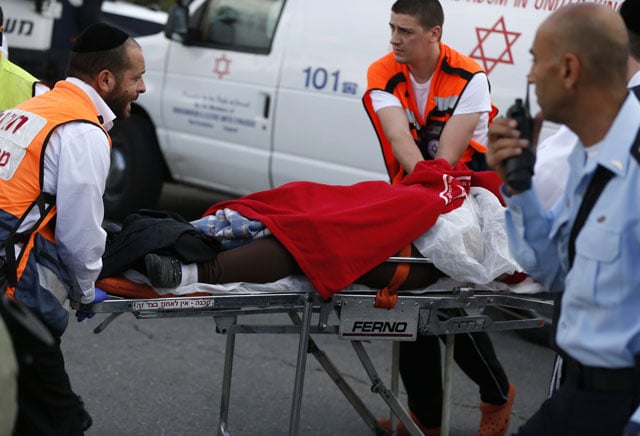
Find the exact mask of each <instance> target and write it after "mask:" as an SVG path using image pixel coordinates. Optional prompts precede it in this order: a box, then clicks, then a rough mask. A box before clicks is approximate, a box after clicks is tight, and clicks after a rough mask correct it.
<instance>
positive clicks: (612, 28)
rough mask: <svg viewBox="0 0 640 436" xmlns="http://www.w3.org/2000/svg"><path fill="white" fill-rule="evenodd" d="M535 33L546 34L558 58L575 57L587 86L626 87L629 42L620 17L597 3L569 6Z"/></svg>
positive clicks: (544, 23) (549, 19)
mask: <svg viewBox="0 0 640 436" xmlns="http://www.w3.org/2000/svg"><path fill="white" fill-rule="evenodd" d="M538 32H545V33H546V35H547V37H548V38H549V41H551V42H552V43H553V47H554V48H553V51H554V53H555V55H557V56H558V57H561V56H563V55H564V54H565V53H572V54H573V55H575V56H576V57H577V58H578V59H579V60H580V63H581V65H582V68H583V69H584V73H585V76H584V77H585V79H586V80H588V81H589V82H590V83H592V84H595V85H598V86H605V87H606V86H608V85H610V86H613V87H615V86H619V85H620V84H623V85H626V83H627V62H628V58H629V38H628V35H627V30H626V27H625V24H624V21H623V20H622V18H621V17H620V14H618V13H616V12H614V11H613V10H611V9H610V8H608V7H606V6H602V5H599V4H596V3H579V4H571V5H568V6H565V7H562V8H560V9H558V11H556V12H555V13H553V14H552V15H551V16H550V17H549V18H547V19H546V20H545V21H544V22H543V23H542V25H541V26H540V29H539V30H538Z"/></svg>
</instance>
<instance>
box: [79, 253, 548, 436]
mask: <svg viewBox="0 0 640 436" xmlns="http://www.w3.org/2000/svg"><path fill="white" fill-rule="evenodd" d="M390 261H395V262H399V261H406V259H404V260H402V259H399V258H390ZM424 261H425V260H424V259H415V262H424ZM374 301H375V293H374V292H360V291H358V292H356V291H343V292H341V293H337V294H334V295H333V297H332V298H331V300H329V301H325V300H323V299H322V298H320V296H319V295H318V294H317V293H316V292H299V293H298V292H283V293H261V294H221V295H211V296H180V297H178V296H177V297H169V298H165V297H162V298H147V299H144V298H143V299H128V298H120V297H110V298H109V299H108V300H106V301H104V302H102V303H99V304H95V305H91V306H87V305H77V304H76V305H75V307H74V308H75V309H79V310H86V311H91V312H95V313H107V314H109V316H108V317H107V318H105V320H104V321H103V322H102V323H101V324H100V325H99V326H97V327H96V328H95V329H94V332H95V333H100V332H101V331H103V330H104V329H105V328H106V327H107V326H108V325H109V324H110V323H111V322H112V321H113V320H114V319H115V318H116V317H117V316H119V315H121V314H123V313H132V314H133V315H134V316H135V317H136V318H138V319H150V318H172V317H193V316H197V317H202V316H211V317H213V319H214V321H215V325H216V332H217V333H221V334H226V347H225V361H224V370H223V381H222V391H221V399H220V415H219V425H218V430H217V434H218V435H220V436H229V435H230V431H229V425H228V415H229V409H230V392H231V377H232V370H233V358H234V349H235V340H236V335H237V334H264V333H271V334H274V333H275V334H297V335H298V336H299V342H298V351H297V357H296V371H295V378H294V384H293V394H292V403H291V413H290V418H289V435H290V436H294V435H296V436H297V435H298V434H299V423H300V411H301V404H302V393H303V386H304V377H305V369H306V359H307V354H308V353H311V354H313V355H314V357H315V358H316V359H317V360H318V362H319V363H320V365H321V366H322V367H323V369H324V370H325V372H326V373H327V374H328V375H329V376H330V377H331V379H332V380H333V381H334V383H335V384H336V385H337V387H338V388H339V389H340V390H341V392H342V393H343V395H344V396H345V397H346V398H347V400H348V401H349V402H350V403H351V405H352V406H353V407H354V408H355V410H356V411H357V412H358V414H359V415H360V416H361V417H362V419H363V420H364V421H365V423H366V424H367V426H368V427H369V428H370V429H371V430H372V431H373V432H374V433H375V434H377V435H385V434H389V432H387V431H386V430H385V429H383V428H382V427H381V426H380V424H379V423H378V422H377V418H376V416H374V415H373V414H372V413H371V412H370V411H369V409H368V408H367V406H366V405H365V404H364V402H363V401H362V400H361V399H360V397H359V396H358V395H357V394H356V393H355V391H354V390H353V389H352V388H351V387H350V386H349V385H348V383H347V382H346V380H345V379H344V378H343V377H342V375H341V374H340V371H339V370H338V369H337V367H336V366H335V365H334V364H333V363H332V361H331V360H330V359H329V357H328V356H327V355H326V354H325V353H324V352H323V351H322V350H320V349H319V347H318V346H317V345H316V343H315V342H314V341H313V338H312V336H311V335H316V334H334V335H335V334H337V335H338V336H339V337H340V338H341V339H345V340H349V341H350V342H351V344H352V346H353V348H354V350H355V352H356V355H357V356H358V359H359V360H360V362H361V363H362V365H363V368H364V370H365V371H366V373H367V375H368V377H369V379H370V381H371V383H372V386H371V391H372V392H373V393H376V394H379V395H380V396H381V398H382V399H383V400H384V401H385V403H386V404H387V405H388V406H389V409H390V415H391V434H395V429H396V425H397V421H398V420H399V421H400V422H402V424H403V425H404V426H405V427H406V428H407V430H408V431H409V433H410V434H411V435H412V436H417V435H422V434H423V433H422V432H421V431H420V429H419V428H418V427H417V425H416V424H415V423H414V422H413V420H412V419H411V418H410V416H409V414H408V411H407V410H406V409H405V408H404V407H403V406H402V404H401V403H400V402H399V400H398V385H399V382H398V343H397V341H399V340H415V339H416V337H417V336H418V335H425V334H433V335H445V336H446V340H445V360H444V383H443V410H442V421H441V425H442V427H441V434H442V435H448V434H449V420H450V410H451V374H452V365H453V343H454V341H453V335H454V334H459V333H470V332H478V331H499V330H515V329H524V328H536V327H541V326H542V325H544V320H543V319H542V318H537V317H531V318H521V319H511V320H504V319H495V317H494V316H492V315H491V314H490V311H487V310H486V309H487V308H489V307H498V308H517V309H528V310H531V311H535V312H537V313H543V314H545V315H550V314H551V312H552V310H553V302H552V301H550V300H548V299H546V298H541V297H536V295H535V294H532V295H523V294H514V293H509V292H495V291H484V290H482V289H477V288H476V287H475V286H473V285H471V284H470V285H468V286H461V287H455V288H453V289H446V290H444V289H443V290H441V291H429V292H426V293H420V294H416V293H410V292H399V293H398V301H397V304H396V306H395V307H394V308H393V309H391V310H389V309H378V308H375V307H374ZM443 309H459V310H460V312H461V316H453V317H448V318H443V317H442V310H443ZM272 313H286V314H288V315H289V318H290V320H291V324H279V325H274V324H260V323H258V324H243V323H239V320H238V318H239V317H240V316H247V315H248V316H251V315H255V314H259V315H264V314H272ZM332 313H334V314H335V315H336V317H332V318H337V321H335V320H333V319H332V318H330V315H331V314H332ZM330 319H331V320H330ZM364 320H367V321H364ZM376 320H377V321H376ZM376 322H377V323H378V324H376ZM371 340H393V341H394V345H393V353H392V370H391V373H392V374H391V389H389V388H387V386H386V385H385V384H384V383H383V381H382V379H381V378H380V376H379V374H378V372H377V370H376V368H375V367H374V365H373V362H372V360H371V358H370V357H369V355H368V354H367V352H366V350H365V347H364V343H363V341H371Z"/></svg>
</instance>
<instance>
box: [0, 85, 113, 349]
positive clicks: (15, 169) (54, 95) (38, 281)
mask: <svg viewBox="0 0 640 436" xmlns="http://www.w3.org/2000/svg"><path fill="white" fill-rule="evenodd" d="M70 122H85V123H91V124H95V125H96V126H98V127H100V128H101V129H102V125H101V123H100V121H99V115H98V111H97V109H96V107H95V105H94V104H93V101H92V100H91V98H90V97H89V96H88V95H87V94H86V93H85V92H84V91H83V90H82V89H80V88H79V87H77V86H76V85H74V84H72V83H69V82H66V81H61V82H58V83H57V84H56V86H55V87H54V88H53V90H51V91H49V92H47V93H45V94H43V95H41V96H38V97H35V98H32V99H30V100H27V101H25V102H23V103H21V104H19V105H18V106H16V107H15V108H12V109H7V110H5V111H3V112H0V244H2V248H4V250H5V257H6V269H7V270H6V274H7V278H8V287H7V295H9V296H12V297H13V298H15V299H17V300H19V301H21V302H22V303H24V304H25V305H27V306H28V307H30V308H31V309H32V310H34V311H35V313H37V314H38V315H39V316H40V318H41V319H42V321H44V323H45V324H46V325H47V326H48V327H49V328H50V329H51V330H52V333H54V334H56V335H58V336H59V335H61V334H62V332H63V331H64V329H65V328H66V326H67V323H68V318H69V313H68V311H67V310H66V309H65V308H64V307H63V302H64V301H65V300H66V299H67V297H68V294H69V291H70V290H71V280H70V279H69V277H68V273H67V271H66V269H65V267H64V265H63V263H62V262H61V260H60V259H59V258H58V254H57V250H56V247H55V236H54V226H53V224H52V219H53V218H54V217H55V214H56V207H55V195H53V194H52V193H46V192H44V191H43V183H44V155H45V150H46V148H47V145H48V143H49V138H50V137H51V134H52V133H53V131H54V130H55V129H56V128H57V127H59V126H61V125H64V124H67V123H70ZM103 130H104V129H103ZM105 134H106V135H107V137H109V135H108V134H107V132H106V131H105ZM109 142H110V140H109ZM62 146H63V147H64V143H63V144H62ZM90 146H91V144H87V147H90ZM61 176H62V177H64V175H61ZM33 210H37V216H38V220H37V222H36V223H35V224H34V225H33V226H32V227H31V228H30V229H22V230H21V231H18V229H19V228H20V225H21V224H22V222H23V221H24V219H25V218H26V216H27V214H28V213H29V212H31V211H33ZM31 213H33V212H31ZM15 244H17V245H18V246H19V247H21V249H20V252H19V254H17V255H16V250H15Z"/></svg>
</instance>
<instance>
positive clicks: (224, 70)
mask: <svg viewBox="0 0 640 436" xmlns="http://www.w3.org/2000/svg"><path fill="white" fill-rule="evenodd" d="M230 64H231V59H229V58H228V57H227V55H226V53H223V54H222V56H220V57H219V58H216V64H215V66H214V67H213V72H214V73H216V74H217V75H218V79H222V78H223V77H224V76H226V75H227V74H229V65H230Z"/></svg>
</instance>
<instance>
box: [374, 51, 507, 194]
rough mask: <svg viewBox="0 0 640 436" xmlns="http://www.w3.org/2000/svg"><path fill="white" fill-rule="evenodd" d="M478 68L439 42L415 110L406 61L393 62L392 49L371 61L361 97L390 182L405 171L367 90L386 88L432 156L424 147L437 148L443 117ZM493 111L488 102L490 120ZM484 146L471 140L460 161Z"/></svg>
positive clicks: (422, 146) (401, 175)
mask: <svg viewBox="0 0 640 436" xmlns="http://www.w3.org/2000/svg"><path fill="white" fill-rule="evenodd" d="M481 72H483V70H482V68H481V67H480V65H478V64H477V63H476V62H475V61H474V60H473V59H471V58H469V57H468V56H465V55H463V54H461V53H459V52H457V51H455V50H453V49H452V48H450V47H449V46H447V45H445V44H443V43H440V58H439V59H438V64H437V67H436V69H435V72H434V73H433V76H432V78H431V87H430V89H429V97H428V99H427V104H426V107H425V108H424V110H419V109H418V107H417V103H416V98H415V96H414V93H413V87H412V86H411V80H410V76H409V68H408V66H407V65H406V64H400V63H398V62H396V60H395V58H394V54H393V52H390V53H388V54H386V55H385V56H383V57H382V58H380V59H378V60H377V61H375V62H374V63H373V64H371V66H370V67H369V71H368V72H367V91H366V92H365V94H364V96H363V98H362V101H363V103H364V106H365V109H366V111H367V114H368V115H369V118H370V119H371V122H372V124H373V127H374V129H375V131H376V134H377V135H378V140H379V141H380V146H381V147H382V154H383V157H384V161H385V165H386V167H387V172H388V173H389V178H390V180H391V182H392V183H397V182H398V181H399V180H400V179H402V177H404V176H405V174H406V173H405V171H404V168H402V166H401V165H400V163H399V162H398V160H397V159H396V157H395V156H394V155H393V151H392V149H391V143H390V142H389V140H388V139H387V137H386V136H385V134H384V131H383V130H382V126H381V125H380V120H379V119H378V116H377V114H376V113H375V110H374V109H373V104H372V101H371V91H374V90H380V91H386V92H389V93H391V94H393V95H395V96H396V97H397V98H398V99H399V100H400V103H401V104H402V107H403V108H404V109H405V111H406V113H407V117H408V119H409V128H410V130H411V134H412V135H413V138H414V139H415V140H416V143H417V145H418V147H419V148H420V151H421V152H422V155H423V156H424V157H425V159H432V157H431V155H430V154H428V152H427V148H435V149H437V145H438V140H439V138H440V135H441V134H442V129H443V128H444V125H445V123H446V122H447V120H448V119H449V118H451V116H452V114H453V111H454V110H455V108H456V106H457V105H458V101H459V100H460V96H461V95H462V92H463V91H464V89H465V88H466V86H467V84H468V83H469V81H470V80H471V79H472V78H473V76H474V75H475V74H478V73H481ZM497 113H498V110H497V108H496V107H495V106H494V105H493V104H492V110H491V113H490V116H489V118H490V120H493V118H494V117H495V116H496V114H497ZM486 150H487V149H486V147H485V146H484V145H483V144H480V143H478V142H476V141H474V140H471V142H470V144H469V148H467V150H466V151H465V153H464V154H463V156H462V158H461V159H460V161H461V162H465V163H466V162H469V161H470V160H471V157H472V156H473V153H475V151H478V152H481V153H484V152H486ZM432 151H433V150H432ZM434 154H435V153H434Z"/></svg>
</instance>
